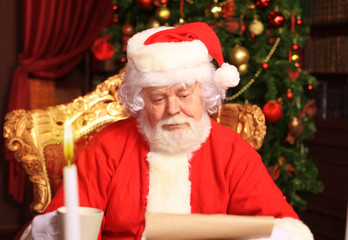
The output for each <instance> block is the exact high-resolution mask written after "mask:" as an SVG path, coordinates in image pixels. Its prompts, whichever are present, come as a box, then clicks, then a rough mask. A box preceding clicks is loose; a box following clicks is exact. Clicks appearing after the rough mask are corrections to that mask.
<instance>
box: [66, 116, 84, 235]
mask: <svg viewBox="0 0 348 240" xmlns="http://www.w3.org/2000/svg"><path fill="white" fill-rule="evenodd" d="M64 157H65V160H66V162H67V166H65V167H64V169H63V178H64V201H65V207H66V219H65V226H64V227H65V240H79V239H80V221H79V217H78V205H79V199H78V188H77V169H76V165H74V164H72V161H73V157H74V142H73V133H72V128H71V123H70V120H69V118H68V119H66V121H65V124H64Z"/></svg>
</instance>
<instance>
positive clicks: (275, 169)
mask: <svg viewBox="0 0 348 240" xmlns="http://www.w3.org/2000/svg"><path fill="white" fill-rule="evenodd" d="M284 160H285V158H284V157H280V158H279V163H278V164H277V165H275V166H269V167H267V170H268V172H269V174H270V175H271V177H272V179H273V181H276V180H277V179H278V178H279V176H280V168H281V167H282V166H283V165H284ZM285 167H286V174H287V175H288V176H293V173H295V174H298V172H297V170H296V169H295V168H294V167H293V166H292V165H291V164H290V163H285Z"/></svg>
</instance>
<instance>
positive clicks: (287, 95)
mask: <svg viewBox="0 0 348 240" xmlns="http://www.w3.org/2000/svg"><path fill="white" fill-rule="evenodd" d="M285 96H286V98H287V99H289V100H291V99H292V98H293V96H294V94H293V93H292V92H291V90H290V89H289V90H288V92H287V93H286V94H285Z"/></svg>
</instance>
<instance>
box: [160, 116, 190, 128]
mask: <svg viewBox="0 0 348 240" xmlns="http://www.w3.org/2000/svg"><path fill="white" fill-rule="evenodd" d="M192 121H193V119H192V118H189V117H185V116H174V117H170V118H167V119H163V120H161V121H160V122H159V123H158V124H159V126H160V127H162V126H163V125H173V124H185V123H188V124H189V125H190V126H191V122H192Z"/></svg>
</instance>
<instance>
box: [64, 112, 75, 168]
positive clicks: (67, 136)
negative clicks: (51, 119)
mask: <svg viewBox="0 0 348 240" xmlns="http://www.w3.org/2000/svg"><path fill="white" fill-rule="evenodd" d="M64 157H65V161H66V162H67V165H68V166H71V164H72V161H73V157H74V142H73V132H72V127H71V122H70V119H69V118H67V119H66V120H65V123H64Z"/></svg>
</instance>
